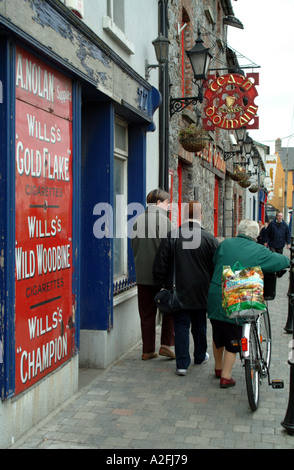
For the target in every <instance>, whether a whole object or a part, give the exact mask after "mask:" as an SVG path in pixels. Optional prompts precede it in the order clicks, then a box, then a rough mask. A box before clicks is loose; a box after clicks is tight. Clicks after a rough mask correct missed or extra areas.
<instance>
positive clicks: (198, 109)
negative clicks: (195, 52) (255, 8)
mask: <svg viewBox="0 0 294 470" xmlns="http://www.w3.org/2000/svg"><path fill="white" fill-rule="evenodd" d="M232 14H233V10H232V6H231V1H225V2H220V1H216V0H204V1H202V0H201V1H197V0H182V1H173V0H171V1H170V2H169V9H168V24H169V33H168V38H169V40H170V48H169V81H170V87H169V89H170V97H171V98H175V97H184V96H185V97H188V96H196V95H197V94H198V90H197V86H196V85H195V84H194V83H193V80H192V79H193V73H192V68H191V65H190V63H189V59H188V57H187V55H186V53H185V51H187V50H190V49H191V48H192V47H193V45H194V42H195V39H196V38H197V33H198V30H199V29H200V32H201V37H202V39H203V41H204V46H205V47H208V48H210V50H211V52H212V54H213V61H212V64H211V67H210V71H209V73H210V74H211V76H215V75H223V74H225V73H228V70H227V71H226V70H224V69H225V68H226V67H228V65H226V64H227V58H226V37H227V28H228V26H226V25H225V24H224V21H223V19H224V18H225V17H226V16H227V15H232ZM224 64H225V65H224ZM218 69H222V70H221V71H219V70H218ZM202 113H203V104H202V103H198V104H197V106H188V107H187V108H186V109H184V110H182V111H181V112H179V113H175V114H173V116H171V117H170V122H169V129H170V137H169V177H170V190H171V194H172V201H173V202H174V203H175V202H176V203H178V204H179V205H180V204H181V203H184V202H187V201H189V200H191V199H196V200H199V201H200V202H201V203H202V212H203V225H204V226H205V228H206V229H207V230H209V231H211V232H212V233H214V235H215V236H218V237H220V238H222V237H228V236H232V235H234V234H235V229H236V224H237V223H238V222H239V221H240V220H241V219H242V217H243V213H244V202H243V201H244V197H243V196H244V189H243V188H241V187H240V186H239V185H238V184H236V183H235V182H233V181H232V180H231V179H230V177H229V174H230V172H232V171H233V161H227V162H225V161H224V159H223V152H224V149H225V148H226V147H227V148H230V142H229V140H228V131H223V130H221V129H215V131H213V132H210V139H211V140H210V143H209V146H208V148H207V149H205V150H204V151H203V152H199V153H198V154H194V153H191V152H187V151H186V150H184V149H183V148H182V146H181V145H180V143H179V139H178V133H179V129H181V128H183V127H186V126H188V125H189V124H191V123H196V125H199V126H201V122H202ZM179 212H180V210H179Z"/></svg>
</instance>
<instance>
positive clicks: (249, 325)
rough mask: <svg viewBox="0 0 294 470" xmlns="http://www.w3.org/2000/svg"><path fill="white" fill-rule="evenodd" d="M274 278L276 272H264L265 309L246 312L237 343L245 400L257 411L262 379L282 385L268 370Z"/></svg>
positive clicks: (272, 383)
mask: <svg viewBox="0 0 294 470" xmlns="http://www.w3.org/2000/svg"><path fill="white" fill-rule="evenodd" d="M284 272H286V271H284ZM284 272H283V274H284ZM281 275H282V274H281ZM276 279H277V276H276V274H275V273H271V274H265V275H264V299H265V302H266V303H265V310H264V311H262V313H258V312H257V311H256V310H255V311H254V310H252V311H250V310H248V311H246V315H247V314H248V316H246V317H244V319H243V320H244V321H243V322H242V337H241V341H240V342H238V343H239V347H240V351H239V352H240V359H241V365H242V366H243V367H244V369H245V381H246V389H247V396H248V402H249V406H250V408H251V410H252V411H256V410H257V408H258V405H259V393H260V385H261V383H262V379H265V378H266V377H267V378H268V385H271V386H272V387H273V388H275V389H278V388H283V387H284V382H283V380H279V379H274V380H272V381H271V380H270V372H269V369H270V362H271V346H272V338H271V324H270V317H269V311H268V301H269V300H273V299H274V298H275V294H276V292H275V290H276ZM236 321H237V322H238V319H237V320H236Z"/></svg>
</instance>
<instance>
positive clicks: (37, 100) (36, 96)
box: [15, 47, 75, 394]
mask: <svg viewBox="0 0 294 470" xmlns="http://www.w3.org/2000/svg"><path fill="white" fill-rule="evenodd" d="M15 94H16V104H15V173H16V176H15V394H18V393H20V392H22V391H23V390H25V389H27V388H29V387H30V386H31V385H33V384H34V383H36V382H38V381H39V380H40V379H42V378H43V377H44V376H45V375H47V374H48V373H50V372H52V371H53V370H54V369H56V368H57V367H59V366H60V365H62V364H63V363H64V362H65V361H67V360H68V359H69V358H70V357H71V356H72V353H73V351H74V349H75V347H74V339H75V334H74V321H75V318H74V305H73V304H74V300H73V294H72V273H73V266H72V264H73V262H72V261H73V253H72V82H71V80H70V79H69V78H68V77H66V76H64V75H63V74H61V73H59V72H58V71H57V70H55V69H53V68H52V67H50V66H49V65H48V64H46V63H45V62H42V61H41V60H39V59H38V58H37V57H35V56H33V55H31V54H29V53H28V52H27V51H25V50H24V49H21V48H19V47H17V49H16V74H15Z"/></svg>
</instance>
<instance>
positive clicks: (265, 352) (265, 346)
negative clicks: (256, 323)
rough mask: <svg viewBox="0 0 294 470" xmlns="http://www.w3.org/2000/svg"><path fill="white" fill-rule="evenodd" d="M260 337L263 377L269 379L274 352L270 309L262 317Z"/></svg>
mask: <svg viewBox="0 0 294 470" xmlns="http://www.w3.org/2000/svg"><path fill="white" fill-rule="evenodd" d="M259 337H260V344H261V353H262V359H263V367H262V376H263V377H267V375H268V372H269V368H270V363H271V352H272V334H271V323H270V317H269V313H268V309H266V311H265V312H264V313H263V314H262V315H261V317H260V332H259Z"/></svg>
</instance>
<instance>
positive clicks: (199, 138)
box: [179, 124, 210, 152]
mask: <svg viewBox="0 0 294 470" xmlns="http://www.w3.org/2000/svg"><path fill="white" fill-rule="evenodd" d="M209 140H210V139H209V135H208V133H207V132H206V131H205V130H204V129H199V128H197V127H196V125H195V124H191V125H190V126H189V127H185V128H184V129H182V130H181V131H180V132H179V141H180V144H181V145H182V147H183V148H184V149H185V150H187V152H200V151H201V150H203V149H204V148H205V147H206V146H207V144H208V142H209Z"/></svg>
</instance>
